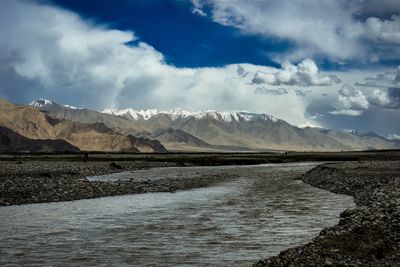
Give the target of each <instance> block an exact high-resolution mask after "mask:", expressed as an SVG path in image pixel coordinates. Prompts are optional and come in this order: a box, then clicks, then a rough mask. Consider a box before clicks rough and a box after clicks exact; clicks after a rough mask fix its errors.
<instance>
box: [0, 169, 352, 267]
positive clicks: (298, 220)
mask: <svg viewBox="0 0 400 267" xmlns="http://www.w3.org/2000/svg"><path fill="white" fill-rule="evenodd" d="M313 166H315V165H314V164H309V163H307V164H305V163H296V164H270V165H258V166H230V167H221V166H220V167H192V168H157V169H150V170H142V171H139V172H136V173H133V174H131V175H133V176H136V178H137V179H139V178H138V177H142V178H143V177H145V178H146V179H156V178H154V177H159V176H163V175H164V176H165V175H170V176H177V175H186V176H188V179H190V175H189V174H190V173H196V174H197V175H198V174H201V173H205V174H207V175H212V174H213V173H220V172H224V173H227V172H228V173H229V172H231V173H232V174H234V175H235V178H234V179H232V180H230V181H229V182H226V183H223V184H218V185H216V186H212V187H206V188H198V189H193V190H188V191H178V192H174V193H146V194H137V195H124V196H114V197H105V198H97V199H86V200H78V201H71V202H57V203H43V204H30V205H20V206H7V207H0V218H1V222H0V224H1V229H0V265H7V264H10V265H12V264H16V265H40V266H43V265H51V266H110V265H114V266H115V265H117V266H126V265H131V266H144V265H156V266H204V265H212V266H213V265H217V266H226V265H229V264H231V265H234V266H251V264H252V263H253V262H255V261H257V260H260V259H263V258H265V257H267V256H272V255H276V254H278V253H279V252H280V251H281V250H284V249H286V248H289V247H291V246H296V245H300V244H303V243H305V242H307V241H310V240H311V239H312V238H313V237H314V236H316V235H317V234H318V233H319V231H320V230H321V229H322V228H324V227H327V226H332V225H334V224H336V223H337V222H338V220H339V214H340V212H342V211H343V210H344V209H346V208H352V207H354V202H353V200H352V198H351V197H348V196H343V195H337V194H333V193H331V192H328V191H325V190H321V189H317V188H315V187H312V186H309V185H307V184H304V183H302V182H301V181H298V180H294V179H293V177H295V176H297V175H299V174H300V173H304V172H305V171H307V170H309V169H310V168H312V167H313ZM183 169H184V170H183ZM129 175H130V174H129V173H122V174H119V176H120V178H121V179H128V178H129ZM127 177H128V178H127ZM91 179H100V180H107V179H109V180H110V181H114V180H116V179H118V174H117V175H112V176H108V177H107V176H105V177H94V178H93V177H92V178H91Z"/></svg>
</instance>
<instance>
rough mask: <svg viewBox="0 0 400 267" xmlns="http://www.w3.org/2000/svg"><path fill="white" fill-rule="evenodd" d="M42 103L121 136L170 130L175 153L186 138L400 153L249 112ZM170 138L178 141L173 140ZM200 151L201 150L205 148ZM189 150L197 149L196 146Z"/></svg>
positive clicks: (377, 141) (377, 139)
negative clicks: (93, 107) (97, 108)
mask: <svg viewBox="0 0 400 267" xmlns="http://www.w3.org/2000/svg"><path fill="white" fill-rule="evenodd" d="M39 101H42V102H40V104H41V105H42V107H41V109H44V110H47V111H49V112H51V113H54V114H55V115H57V116H61V117H63V118H67V119H71V120H77V121H90V122H92V123H93V122H96V121H97V122H99V121H101V122H103V123H105V124H106V125H107V126H108V127H111V128H112V129H114V130H116V131H118V132H120V133H123V134H133V135H135V136H138V137H146V138H157V137H156V136H157V133H158V132H160V131H164V132H165V131H168V129H172V130H174V131H175V132H174V131H172V132H169V133H167V134H168V135H169V136H168V139H169V141H170V142H167V141H166V140H163V141H161V142H164V143H163V144H164V145H166V144H168V146H171V147H172V146H174V144H175V145H176V144H177V143H179V142H177V141H176V142H175V141H171V140H177V139H179V138H181V139H182V135H186V137H185V138H184V139H187V140H191V141H193V140H194V138H195V139H197V140H201V141H202V142H204V143H206V144H208V145H210V146H214V147H221V146H222V147H240V148H247V149H249V150H257V151H260V150H294V151H341V150H369V149H393V148H399V144H398V143H397V142H392V141H390V140H387V139H385V138H384V137H381V136H376V135H374V134H365V135H362V134H359V133H356V132H352V131H334V130H329V129H323V128H314V127H304V128H300V127H297V126H293V125H291V124H289V123H287V122H286V121H284V120H280V119H277V118H275V117H273V116H270V115H267V114H263V113H253V112H247V111H235V112H217V111H199V112H188V111H184V110H182V109H172V110H170V111H158V110H156V109H149V110H135V109H122V110H118V109H104V110H103V112H98V111H91V110H88V109H71V108H68V107H66V106H61V105H58V104H54V103H53V102H51V101H50V102H51V103H52V104H50V102H45V101H43V100H39ZM34 102H35V101H34ZM46 103H47V104H46ZM37 105H39V104H37ZM177 130H179V132H177ZM171 134H174V135H177V136H174V137H171ZM179 136H180V137H179ZM171 142H172V143H171ZM174 142H175V143H174ZM200 143H201V142H200ZM179 146H180V147H181V149H182V147H183V148H184V143H180V144H179ZM197 146H198V147H201V145H200V146H199V145H197ZM188 147H192V148H193V144H191V145H190V146H189V145H188ZM203 147H206V146H203Z"/></svg>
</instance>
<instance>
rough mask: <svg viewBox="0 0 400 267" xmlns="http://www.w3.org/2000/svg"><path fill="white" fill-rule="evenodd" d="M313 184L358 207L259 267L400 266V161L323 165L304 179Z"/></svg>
mask: <svg viewBox="0 0 400 267" xmlns="http://www.w3.org/2000/svg"><path fill="white" fill-rule="evenodd" d="M299 179H300V180H302V181H303V182H305V183H307V184H310V185H312V186H315V187H318V188H322V189H326V190H329V191H331V192H334V193H340V194H346V195H350V196H353V197H354V201H355V203H356V205H357V208H356V209H352V210H346V211H344V212H343V213H341V215H340V222H339V224H338V225H336V226H334V227H331V228H327V229H324V230H323V231H321V233H320V234H319V235H318V236H317V237H316V238H314V239H313V241H312V242H310V243H308V244H306V245H304V246H299V247H295V248H291V249H288V250H285V251H283V252H281V253H280V254H279V255H278V256H275V257H271V258H267V259H266V260H264V261H260V262H258V263H255V264H254V266H398V265H399V264H400V162H399V161H370V162H344V163H335V164H325V165H321V166H318V167H316V168H314V169H312V170H310V171H309V172H307V173H306V174H304V175H302V176H301V177H300V178H299Z"/></svg>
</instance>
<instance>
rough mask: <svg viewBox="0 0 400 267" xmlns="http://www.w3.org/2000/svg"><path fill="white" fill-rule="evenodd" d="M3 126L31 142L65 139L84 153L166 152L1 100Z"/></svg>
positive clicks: (100, 125)
mask: <svg viewBox="0 0 400 267" xmlns="http://www.w3.org/2000/svg"><path fill="white" fill-rule="evenodd" d="M0 126H4V127H7V128H9V129H11V130H13V131H15V132H16V133H18V134H20V135H22V136H25V137H27V138H30V139H63V140H65V141H67V142H69V143H70V144H72V145H74V146H77V147H78V148H79V149H80V150H84V151H108V152H165V151H166V150H165V148H164V147H163V146H162V145H161V144H160V143H159V142H158V141H154V140H146V139H139V138H135V137H133V136H124V135H122V134H120V133H117V132H115V131H113V130H111V129H110V128H108V127H107V126H105V125H104V124H103V123H95V124H90V123H80V122H74V121H70V120H66V119H59V118H56V117H53V116H52V115H51V114H48V113H46V112H43V111H40V110H39V109H36V108H34V107H30V106H24V105H13V104H11V103H9V102H7V101H5V100H1V99H0Z"/></svg>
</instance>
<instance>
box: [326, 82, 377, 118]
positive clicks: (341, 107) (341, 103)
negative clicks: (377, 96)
mask: <svg viewBox="0 0 400 267" xmlns="http://www.w3.org/2000/svg"><path fill="white" fill-rule="evenodd" d="M334 107H335V109H336V110H335V111H331V112H329V113H331V114H334V115H349V116H359V115H361V114H362V113H363V111H364V110H366V109H368V108H369V102H368V100H367V97H366V96H365V95H364V94H363V93H362V92H361V91H360V90H357V89H355V88H354V87H353V86H351V85H346V84H345V85H343V87H342V89H340V90H339V98H338V101H337V103H336V104H334Z"/></svg>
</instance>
